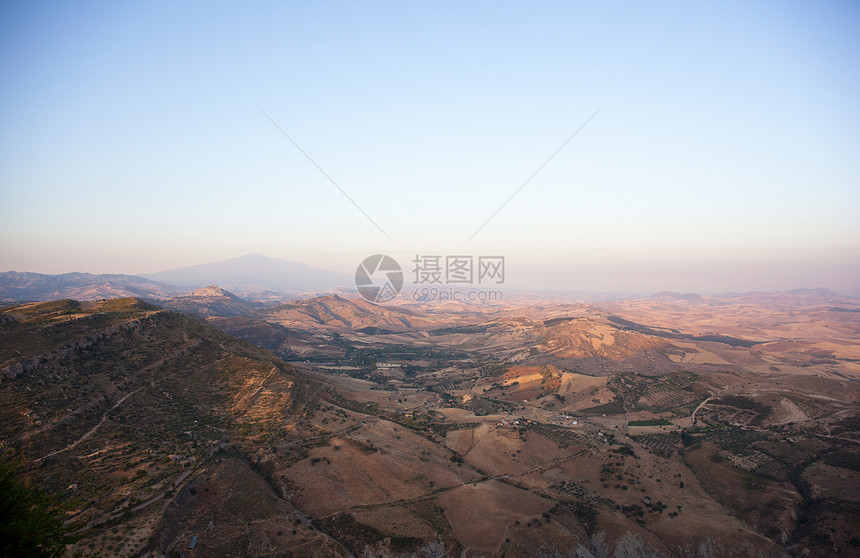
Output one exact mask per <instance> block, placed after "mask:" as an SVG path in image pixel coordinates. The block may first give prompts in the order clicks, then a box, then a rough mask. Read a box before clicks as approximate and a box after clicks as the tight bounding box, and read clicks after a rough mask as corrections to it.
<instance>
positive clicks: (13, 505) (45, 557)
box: [0, 455, 66, 558]
mask: <svg viewBox="0 0 860 558" xmlns="http://www.w3.org/2000/svg"><path fill="white" fill-rule="evenodd" d="M65 534H66V531H65V528H64V527H63V520H62V511H61V510H60V508H59V506H58V505H57V503H56V502H55V500H54V499H53V498H51V497H50V496H48V495H47V494H45V493H44V492H42V491H41V490H39V489H38V488H36V487H35V486H32V485H30V484H29V483H25V482H22V481H20V480H19V479H18V477H17V475H16V467H15V465H14V463H13V461H12V459H11V458H10V457H9V456H5V455H0V556H18V557H21V558H30V557H33V558H36V557H38V558H55V557H56V558H60V557H61V556H63V554H64V553H65V551H66V545H65V543H64V542H63V537H64V536H65Z"/></svg>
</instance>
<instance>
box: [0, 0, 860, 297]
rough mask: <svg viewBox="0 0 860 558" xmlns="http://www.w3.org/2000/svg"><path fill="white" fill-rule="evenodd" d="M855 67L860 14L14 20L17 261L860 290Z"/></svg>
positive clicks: (735, 11)
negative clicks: (404, 268) (432, 269)
mask: <svg viewBox="0 0 860 558" xmlns="http://www.w3.org/2000/svg"><path fill="white" fill-rule="evenodd" d="M858 68H860V7H858V6H857V4H855V3H850V2H830V3H826V4H824V3H804V2H789V3H786V2H780V3H776V2H757V3H754V4H750V3H746V2H745V3H740V2H721V3H718V4H706V5H701V4H698V3H697V4H689V3H680V2H678V3H675V2H661V3H657V4H653V5H650V4H649V5H645V4H641V3H617V4H613V5H609V6H588V5H586V4H585V3H551V2H547V3H540V4H537V5H534V4H532V5H528V6H526V5H497V4H495V3H470V4H469V5H468V6H462V5H459V4H457V3H441V4H440V3H433V4H427V5H401V4H400V3H394V2H392V3H380V2H374V3H362V4H361V5H351V4H348V3H314V4H313V5H302V4H297V3H291V4H286V5H283V4H281V3H271V4H268V3H255V4H254V5H253V6H245V5H241V6H240V5H238V4H235V5H219V6H217V7H213V6H211V5H209V4H204V3H199V4H195V3H186V4H183V5H182V6H177V5H174V4H173V3H167V2H148V3H145V4H144V3H139V4H135V5H129V4H117V5H104V4H71V3H68V4H51V5H47V4H44V3H37V4H33V3H24V2H4V3H3V5H2V7H0V75H2V76H3V79H2V80H0V130H2V131H0V196H2V198H0V199H2V203H0V269H2V270H18V271H35V272H42V273H61V272H68V271H88V272H92V273H145V272H155V271H161V270H165V269H169V268H175V267H180V266H186V265H194V264H201V263H207V262H212V261H217V260H223V259H227V258H230V257H235V256H239V255H242V254H246V253H263V254H267V255H269V256H274V257H280V258H285V259H288V260H293V261H301V262H305V263H307V264H309V265H312V266H315V267H319V268H323V269H329V270H333V271H339V272H343V273H350V274H351V273H352V272H353V271H354V270H355V266H356V265H357V263H358V262H359V261H360V260H361V259H362V258H363V257H364V256H366V255H368V254H373V253H389V254H393V255H395V256H396V257H397V258H398V259H399V260H400V261H401V262H402V263H405V262H406V261H408V260H409V258H410V257H411V256H413V255H414V254H416V253H437V254H462V253H468V254H474V255H483V254H493V255H496V254H502V255H505V256H506V257H507V258H508V260H507V261H508V270H509V276H510V285H511V286H516V287H521V288H532V289H557V290H571V291H626V292H649V291H651V292H653V291H657V290H661V289H671V290H678V291H699V292H719V291H727V290H732V291H744V290H781V289H793V288H801V287H819V286H823V287H829V288H831V289H834V290H837V291H841V292H844V293H846V294H860V291H858V285H857V281H856V278H857V277H860V220H858V219H857V215H858V213H860V180H858V177H860V159H858V157H857V153H860V105H858V103H857V102H856V100H857V99H858V98H860V71H858ZM601 107H602V108H601ZM598 109H601V110H600V111H599V112H598V113H597V115H596V116H594V118H593V119H592V120H591V121H590V122H588V124H587V125H586V126H585V127H584V128H582V130H581V131H580V132H579V133H578V134H577V135H576V136H575V137H574V138H573V139H572V140H571V141H570V143H568V144H567V145H566V146H565V147H564V149H562V150H561V151H560V152H559V153H558V154H557V155H556V156H555V157H554V158H552V160H551V161H549V163H548V164H547V165H546V166H545V167H543V168H542V170H540V172H538V173H537V175H535V177H534V178H533V179H532V180H531V181H529V183H528V184H526V185H525V187H524V188H523V189H522V190H521V191H519V193H518V194H517V195H515V196H514V197H513V198H511V199H510V201H509V203H507V204H506V205H504V207H502V206H503V204H505V201H506V200H508V199H509V198H510V197H511V195H512V194H514V192H516V191H517V189H518V188H520V186H522V185H523V184H524V183H525V182H526V180H527V179H528V178H529V177H530V176H531V175H532V174H533V173H535V171H536V170H538V169H539V168H540V167H541V165H542V164H543V163H544V162H545V161H547V159H548V158H549V157H550V156H551V155H552V154H553V153H554V152H555V151H556V150H557V149H558V148H559V147H560V146H562V144H563V143H564V142H565V140H567V139H568V138H569V137H570V136H571V134H572V133H573V132H574V131H575V130H577V128H579V127H580V126H581V125H582V124H583V123H584V122H586V120H587V119H588V118H589V117H590V116H591V115H592V114H594V112H595V111H597V110H598ZM267 115H268V117H267ZM269 117H270V118H271V121H270V120H269ZM272 121H274V122H275V123H276V124H277V126H278V127H280V128H281V130H282V131H283V132H285V133H286V134H288V135H289V136H290V137H291V138H292V139H293V140H295V142H296V143H297V144H298V145H299V146H300V147H301V149H303V150H304V151H305V152H306V153H307V155H308V156H310V158H312V159H313V161H314V162H315V163H316V164H317V165H318V166H319V168H317V167H316V166H315V165H314V164H312V163H311V161H309V160H308V159H307V158H306V157H305V156H304V155H303V154H302V152H301V151H299V150H298V149H297V148H296V147H295V146H294V145H293V144H292V143H291V142H290V141H289V140H288V138H286V137H285V136H284V134H283V133H282V131H281V130H279V129H278V127H276V126H275V125H273V122H272ZM319 169H322V170H323V171H324V172H325V173H326V174H327V175H328V176H329V177H331V178H332V179H333V180H334V181H335V182H336V183H337V185H338V186H339V187H340V188H342V190H343V191H344V192H346V193H347V194H348V195H349V197H350V198H352V200H353V201H354V202H355V204H353V203H351V202H350V200H349V199H347V197H346V196H344V195H343V194H342V193H341V192H339V191H338V189H337V187H336V186H335V185H333V184H332V183H331V182H330V181H329V180H328V179H327V178H326V176H325V175H324V174H323V173H322V172H320V170H319ZM356 205H357V206H358V207H360V208H361V210H359V209H357V208H356ZM500 207H502V209H501V210H500V211H499V212H498V213H497V214H496V215H495V216H494V217H493V218H492V219H490V220H489V221H488V222H487V220H488V219H489V218H490V217H491V216H492V215H493V214H494V212H495V211H496V210H498V209H499V208H500ZM362 211H363V212H364V213H365V214H366V215H364V214H362ZM368 217H369V218H370V219H372V221H374V222H375V223H376V224H377V225H378V227H377V226H374V224H373V223H372V222H371V220H370V219H369V218H368ZM485 222H486V226H484V227H483V228H482V229H481V230H480V231H479V232H478V233H477V234H476V235H475V236H474V238H473V239H472V240H471V241H468V242H467V239H469V237H470V236H471V235H472V234H473V233H475V231H476V230H477V229H478V228H479V227H481V225H482V224H483V223H485ZM379 229H382V231H384V234H383V232H382V231H380V230H379ZM386 235H387V236H389V237H390V239H391V240H390V239H389V238H386Z"/></svg>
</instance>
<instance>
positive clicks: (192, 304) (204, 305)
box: [158, 285, 260, 318]
mask: <svg viewBox="0 0 860 558" xmlns="http://www.w3.org/2000/svg"><path fill="white" fill-rule="evenodd" d="M158 304H159V306H163V307H164V308H169V309H171V310H176V311H177V312H182V313H183V314H196V315H198V316H203V317H204V318H210V317H231V316H242V315H245V314H250V313H251V312H254V311H256V310H258V309H259V307H260V304H259V303H255V302H251V301H249V300H245V299H243V298H239V297H238V296H236V295H234V294H233V293H231V292H230V291H225V290H224V289H222V288H221V287H219V286H217V285H210V286H208V287H204V288H202V289H197V290H196V291H194V292H192V293H191V294H188V295H183V296H176V297H173V298H169V299H167V300H162V301H159V303H158Z"/></svg>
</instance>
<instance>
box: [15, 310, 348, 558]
mask: <svg viewBox="0 0 860 558" xmlns="http://www.w3.org/2000/svg"><path fill="white" fill-rule="evenodd" d="M308 389H309V388H308V386H307V383H306V382H304V381H303V380H302V379H301V378H299V377H297V376H296V372H295V370H294V369H292V368H291V367H290V366H289V365H287V364H285V363H284V362H282V361H280V360H279V359H277V358H276V357H275V356H274V355H272V354H271V353H268V352H267V351H265V350H263V349H259V348H257V347H254V346H253V345H250V344H248V343H244V342H241V341H238V340H236V339H233V338H231V337H229V336H227V335H224V334H222V333H219V332H218V331H216V330H214V329H212V328H210V327H208V326H206V325H204V324H201V323H198V322H196V321H195V320H192V319H190V318H188V317H185V316H182V315H180V314H176V313H174V312H171V311H166V310H161V309H158V308H156V307H153V306H150V305H147V304H145V303H143V302H142V301H140V300H138V299H120V300H111V301H104V302H99V303H78V302H75V301H71V300H62V301H57V302H50V303H34V304H27V305H21V306H16V307H12V308H6V309H4V310H3V311H2V313H0V445H2V446H3V447H4V448H6V450H11V451H13V452H14V453H17V454H19V456H20V457H21V458H22V460H23V461H24V462H25V463H29V464H30V465H29V466H30V469H31V470H30V474H31V475H32V476H34V477H35V479H36V480H37V482H38V483H39V484H40V485H41V486H42V487H44V488H45V489H47V490H49V491H50V492H52V493H54V494H58V495H60V496H61V498H62V500H63V501H64V502H65V504H66V506H67V507H69V508H70V513H71V516H72V517H73V518H74V519H75V520H76V521H77V522H78V526H79V527H81V528H82V530H81V534H82V535H83V537H84V538H83V540H82V541H81V542H80V543H79V544H78V548H79V549H81V550H83V551H86V552H93V551H98V552H101V553H105V552H106V553H107V555H112V554H113V553H114V552H116V554H117V555H137V554H139V553H140V552H141V551H142V550H144V549H145V548H146V547H147V545H150V544H151V545H153V548H152V549H153V550H158V551H159V552H160V551H165V550H166V551H168V552H169V551H170V549H171V548H175V549H181V548H185V547H184V545H187V541H185V540H182V541H179V540H173V539H172V538H171V534H170V533H171V529H172V526H171V525H170V524H164V522H162V524H161V527H159V528H158V530H157V532H153V528H154V527H155V525H156V524H157V523H158V521H159V519H160V518H161V515H162V513H163V512H164V510H165V505H166V504H167V503H169V502H171V501H172V500H173V495H174V491H176V490H178V489H181V488H182V487H183V486H185V485H186V484H187V483H188V482H189V481H190V479H191V478H194V477H195V475H198V474H201V473H204V472H205V471H207V470H209V467H211V466H212V465H213V464H214V463H216V462H217V461H218V456H219V455H221V454H223V453H224V451H227V449H228V448H230V449H229V451H230V452H231V453H230V455H232V456H233V457H231V459H234V460H235V459H239V462H240V465H239V466H237V467H228V468H227V470H228V471H233V472H234V474H220V476H219V477H218V478H219V487H220V489H226V490H237V489H238V487H239V486H246V487H248V490H250V491H251V492H249V493H248V495H247V496H248V497H249V498H251V499H257V495H256V493H257V492H260V491H262V492H260V495H259V500H260V502H261V503H260V506H259V507H258V508H255V509H252V510H249V511H248V512H247V513H248V514H250V519H249V520H257V519H261V518H264V517H270V516H272V515H273V514H274V515H277V516H278V517H279V518H280V519H279V521H281V522H282V523H283V524H282V525H280V528H281V529H282V530H283V529H286V528H287V526H288V525H290V524H291V521H292V519H295V518H296V517H298V516H296V515H295V514H296V513H297V512H295V510H294V509H292V507H291V506H290V505H289V504H288V503H287V502H284V501H280V500H278V501H277V502H275V501H273V500H272V496H271V494H270V489H268V488H265V490H263V488H261V487H265V481H263V480H262V479H261V478H259V475H258V474H257V473H254V472H253V471H250V470H249V469H248V468H247V467H246V466H241V462H242V461H243V460H242V459H241V456H242V455H244V454H245V452H246V451H248V450H247V448H251V447H256V446H257V445H259V444H262V443H264V442H265V441H266V440H268V439H270V438H272V437H277V438H279V439H284V438H287V437H289V436H290V435H291V434H292V433H295V432H301V431H302V427H301V426H297V423H298V421H300V420H301V419H302V417H303V416H304V410H303V409H304V402H305V400H306V398H305V397H304V396H303V395H302V394H303V393H305V392H306V391H307V390H308ZM243 448H244V449H243ZM224 457H227V455H224ZM255 491H256V492H255ZM267 491H268V492H267ZM210 504H211V509H210V507H208V506H209V505H210ZM210 504H203V505H198V506H196V508H195V509H196V512H197V513H205V514H208V517H209V520H210V521H214V522H215V524H216V525H217V524H220V523H221V522H222V521H223V522H224V525H228V524H230V521H231V518H229V517H222V516H221V515H219V513H220V512H219V511H218V510H219V509H220V508H218V506H220V504H218V503H217V502H211V503H210ZM290 514H293V516H292V517H291V515H290ZM117 522H121V523H123V524H124V525H125V527H124V536H123V537H122V539H121V540H120V538H119V537H116V540H114V537H111V540H110V541H107V540H106V539H105V535H106V534H107V533H108V529H109V527H110V526H111V525H114V524H116V523H117ZM242 527H243V531H244V532H245V534H247V535H248V536H253V534H254V532H255V528H253V527H252V528H248V529H245V525H244V524H243V526H242ZM151 541H152V542H151ZM281 544H282V545H283V546H282V547H281V548H282V550H283V551H284V552H286V551H288V550H289V549H290V548H297V547H301V546H305V545H309V546H310V547H315V548H319V549H329V552H326V553H325V554H326V555H331V554H337V553H338V552H339V551H334V552H331V550H332V549H335V548H336V547H337V544H336V543H334V542H333V541H332V540H330V539H329V538H328V537H326V536H325V535H322V534H321V533H319V532H302V533H299V534H297V535H296V536H293V535H292V534H288V535H287V536H286V537H282V539H281ZM251 555H253V553H251Z"/></svg>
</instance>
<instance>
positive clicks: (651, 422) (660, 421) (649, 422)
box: [627, 418, 672, 426]
mask: <svg viewBox="0 0 860 558" xmlns="http://www.w3.org/2000/svg"><path fill="white" fill-rule="evenodd" d="M670 424H672V423H671V422H669V421H668V420H666V419H662V418H661V419H650V420H631V421H630V422H628V423H627V426H667V425H670Z"/></svg>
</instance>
